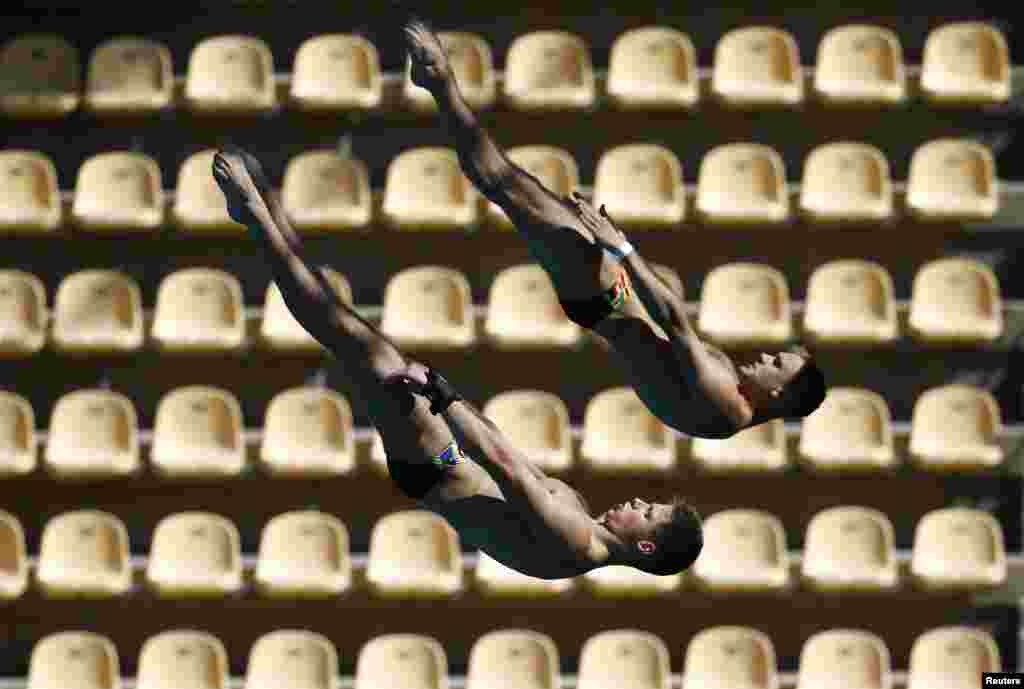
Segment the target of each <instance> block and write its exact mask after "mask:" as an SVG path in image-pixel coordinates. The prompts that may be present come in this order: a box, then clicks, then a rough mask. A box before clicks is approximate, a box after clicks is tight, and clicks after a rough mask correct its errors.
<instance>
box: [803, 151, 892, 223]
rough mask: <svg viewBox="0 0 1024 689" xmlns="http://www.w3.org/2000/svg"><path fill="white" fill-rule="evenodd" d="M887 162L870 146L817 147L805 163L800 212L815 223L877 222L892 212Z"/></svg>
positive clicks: (885, 218)
mask: <svg viewBox="0 0 1024 689" xmlns="http://www.w3.org/2000/svg"><path fill="white" fill-rule="evenodd" d="M892 199H893V190H892V178H891V177H890V174H889V160H888V158H886V157H885V154H884V153H882V152H881V151H880V150H879V149H877V148H875V147H874V146H871V145H870V144H862V143H854V142H849V141H841V142H837V143H831V144H823V145H821V146H818V147H817V148H815V149H814V150H812V151H811V152H810V154H808V156H807V159H806V160H805V161H804V176H803V181H802V183H801V185H800V209H801V211H803V213H804V214H805V215H806V216H807V217H808V218H809V219H810V221H811V222H814V223H851V224H852V223H879V222H883V221H885V220H888V219H889V218H890V217H892V213H893V202H892Z"/></svg>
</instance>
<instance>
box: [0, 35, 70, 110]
mask: <svg viewBox="0 0 1024 689" xmlns="http://www.w3.org/2000/svg"><path fill="white" fill-rule="evenodd" d="M79 66H80V65H79V57H78V48H76V47H75V46H73V45H71V44H70V43H68V42H67V41H66V40H64V39H63V38H61V37H60V36H55V35H53V34H26V35H22V36H17V37H16V38H12V39H11V40H9V41H8V42H7V43H5V44H4V46H3V48H0V84H2V86H0V112H2V113H3V114H5V115H7V116H8V117H15V118H24V119H56V118H60V117H63V116H65V115H67V114H68V113H70V112H71V111H72V110H74V109H75V108H77V107H78V101H79V98H80V93H79V90H80V88H81V84H80V81H81V79H80V75H79Z"/></svg>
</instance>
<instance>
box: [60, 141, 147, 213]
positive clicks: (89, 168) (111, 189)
mask: <svg viewBox="0 0 1024 689" xmlns="http://www.w3.org/2000/svg"><path fill="white" fill-rule="evenodd" d="M71 215H72V217H73V218H74V221H75V224H76V225H77V226H78V227H79V228H80V229H83V230H86V231H88V232H115V233H121V232H152V231H155V230H157V229H159V228H160V226H161V225H162V224H163V220H164V192H163V186H162V182H161V181H160V168H159V166H157V164H156V161H155V160H153V159H152V158H150V157H149V156H146V155H142V154H141V153H129V152H126V151H122V152H114V153H101V154H99V155H95V156H93V157H91V158H89V159H88V160H86V161H85V163H83V164H82V167H81V168H79V170H78V182H77V183H76V185H75V200H74V202H73V204H72V206H71Z"/></svg>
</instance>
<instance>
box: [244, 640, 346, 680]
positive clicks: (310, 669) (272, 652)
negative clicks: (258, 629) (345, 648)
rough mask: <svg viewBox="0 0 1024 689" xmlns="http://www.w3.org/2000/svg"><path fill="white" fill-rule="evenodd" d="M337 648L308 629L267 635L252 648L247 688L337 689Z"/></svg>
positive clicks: (246, 678) (247, 674)
mask: <svg viewBox="0 0 1024 689" xmlns="http://www.w3.org/2000/svg"><path fill="white" fill-rule="evenodd" d="M337 686H338V651H337V650H335V648H334V644H332V643H331V641H330V639H328V638H327V637H326V636H323V635H322V634H317V633H315V632H310V631H306V630H291V629H282V630H278V631H276V632H270V633H269V634H264V635H263V636H261V637H260V638H259V639H257V640H256V643H254V644H253V645H252V649H251V650H250V651H249V666H248V671H247V672H246V675H245V689H336V688H337Z"/></svg>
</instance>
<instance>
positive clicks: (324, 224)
mask: <svg viewBox="0 0 1024 689" xmlns="http://www.w3.org/2000/svg"><path fill="white" fill-rule="evenodd" d="M281 205H282V206H283V207H284V212H285V214H286V215H287V216H288V219H289V220H290V221H291V223H292V225H293V226H294V227H295V231H296V232H299V233H302V234H317V233H323V232H336V231H342V230H352V229H359V228H364V227H366V226H367V225H369V224H370V220H371V219H372V218H373V195H372V193H371V191H370V176H369V172H368V171H367V168H366V163H364V162H363V161H361V160H358V159H356V158H343V157H342V156H340V155H338V154H337V153H335V152H333V151H311V152H309V153H302V154H299V155H297V156H295V157H294V158H292V159H291V160H289V161H288V166H287V167H286V168H285V171H284V182H283V186H282V189H281Z"/></svg>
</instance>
